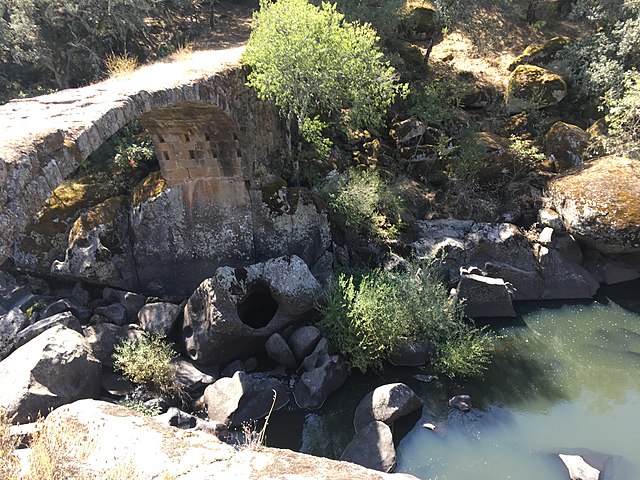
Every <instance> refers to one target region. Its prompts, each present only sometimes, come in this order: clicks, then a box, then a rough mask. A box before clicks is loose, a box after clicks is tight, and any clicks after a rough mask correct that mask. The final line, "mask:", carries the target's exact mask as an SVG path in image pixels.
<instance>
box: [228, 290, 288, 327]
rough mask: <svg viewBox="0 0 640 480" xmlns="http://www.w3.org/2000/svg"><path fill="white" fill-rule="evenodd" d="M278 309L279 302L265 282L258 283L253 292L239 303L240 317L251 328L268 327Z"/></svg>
mask: <svg viewBox="0 0 640 480" xmlns="http://www.w3.org/2000/svg"><path fill="white" fill-rule="evenodd" d="M277 310H278V302H276V300H275V299H274V298H273V296H271V292H270V291H269V288H268V287H267V286H266V285H264V284H256V285H254V286H253V288H251V293H249V295H248V296H247V297H246V298H245V299H244V300H243V301H242V302H240V303H239V304H238V307H237V312H238V317H240V320H241V321H242V323H244V324H245V325H248V326H250V327H251V328H262V327H266V326H267V325H268V324H269V322H270V321H271V319H272V318H273V317H274V315H275V314H276V311H277Z"/></svg>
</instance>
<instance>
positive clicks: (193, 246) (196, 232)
mask: <svg viewBox="0 0 640 480" xmlns="http://www.w3.org/2000/svg"><path fill="white" fill-rule="evenodd" d="M248 180H249V179H248V178H247V179H243V178H240V177H238V178H236V177H229V178H221V179H217V178H197V179H193V180H192V181H189V182H187V183H184V184H178V185H172V186H170V187H169V186H167V185H166V184H165V183H164V180H163V179H162V177H159V176H158V175H151V176H149V177H148V178H147V179H145V180H144V182H142V183H141V184H140V185H139V186H138V187H136V190H135V192H134V195H133V206H132V210H131V225H132V227H131V228H132V232H133V235H132V238H133V254H134V257H135V259H136V263H137V266H138V277H139V279H140V284H141V287H142V290H143V291H144V292H145V293H148V294H153V295H177V296H186V295H189V294H190V293H191V292H193V291H194V290H195V289H196V287H197V286H198V285H199V284H200V283H201V282H202V281H203V280H204V279H206V278H208V277H210V276H211V273H212V272H214V271H215V270H216V269H217V268H218V267H220V266H223V265H232V266H234V267H241V266H247V265H250V264H251V263H255V262H256V261H258V262H261V261H265V260H267V259H269V258H273V257H279V256H282V255H293V254H295V255H298V256H299V257H300V258H302V259H303V260H304V261H305V262H306V263H307V265H309V266H310V267H312V268H313V267H314V266H315V265H316V264H317V263H318V262H319V260H320V259H321V258H323V257H324V255H325V254H326V253H327V251H328V249H329V247H330V244H331V236H330V230H329V222H328V218H327V213H326V208H325V206H324V205H323V204H322V202H321V201H320V200H319V199H318V198H317V197H315V196H314V195H312V194H311V193H310V192H309V191H308V190H307V189H305V188H287V186H286V183H285V182H284V181H281V180H279V181H274V182H273V183H272V184H270V185H266V186H260V187H259V188H252V186H251V185H252V183H253V182H249V181H248ZM256 184H257V185H260V182H256ZM325 274H326V272H325Z"/></svg>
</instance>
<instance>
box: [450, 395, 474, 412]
mask: <svg viewBox="0 0 640 480" xmlns="http://www.w3.org/2000/svg"><path fill="white" fill-rule="evenodd" d="M449 406H450V407H451V408H456V409H458V410H460V411H462V412H468V411H469V410H471V397H470V396H469V395H456V396H455V397H451V398H450V399H449Z"/></svg>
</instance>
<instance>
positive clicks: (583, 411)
mask: <svg viewBox="0 0 640 480" xmlns="http://www.w3.org/2000/svg"><path fill="white" fill-rule="evenodd" d="M638 312H640V282H631V283H627V284H625V285H622V286H620V287H616V288H609V289H608V290H606V291H602V292H601V293H600V296H599V298H598V300H597V301H593V302H585V303H574V304H560V303H536V304H527V305H520V306H519V313H520V317H519V319H518V320H516V321H509V323H505V322H504V320H495V321H493V322H491V326H492V328H493V329H494V331H495V332H496V334H497V336H498V339H497V342H496V348H495V354H494V358H493V361H492V364H491V366H490V368H489V370H488V372H487V373H486V374H485V375H484V377H483V378H482V379H475V380H469V381H462V382H460V381H451V380H449V379H440V380H435V381H432V382H430V383H424V382H420V381H418V380H416V379H415V378H414V375H416V374H428V373H430V372H428V371H424V372H422V371H419V370H418V369H391V370H388V371H386V372H385V373H384V374H383V375H382V376H372V375H354V376H352V378H351V379H350V381H349V383H348V385H346V386H345V387H343V388H342V389H341V390H340V391H339V392H337V393H336V394H334V395H333V396H332V397H330V399H329V400H328V401H327V403H326V404H325V407H324V408H323V409H322V410H321V411H320V412H318V413H314V414H309V415H307V416H306V419H305V429H304V434H303V439H302V442H301V443H302V444H301V450H303V451H306V452H308V453H313V454H316V455H324V456H329V457H333V458H337V457H339V455H340V452H341V450H342V449H343V448H344V446H345V445H346V443H347V442H348V441H349V439H350V437H351V436H352V435H353V429H352V427H351V418H352V416H353V411H354V409H355V406H356V405H357V403H358V401H359V400H360V399H361V398H362V396H364V394H365V393H366V392H367V391H369V390H371V389H372V388H375V387H376V386H378V385H382V384H384V383H388V382H394V381H402V382H405V383H407V384H408V385H409V386H410V387H411V388H413V389H414V391H416V393H417V394H418V395H419V396H420V397H421V398H422V400H423V401H424V404H425V407H424V408H423V411H422V417H421V418H420V420H419V421H418V423H417V424H416V425H415V426H414V427H413V428H412V429H411V430H410V431H409V433H408V434H407V435H406V436H404V438H403V439H402V440H401V441H400V442H399V445H398V447H397V455H398V465H397V468H396V471H397V472H407V473H411V474H413V475H415V476H416V477H418V478H421V479H433V480H435V479H437V480H462V479H473V480H501V479H513V480H532V479H545V480H555V479H557V480H563V479H566V478H568V477H567V471H566V469H565V468H564V467H563V465H562V464H561V463H560V461H559V460H558V457H557V454H558V453H583V454H585V449H586V450H588V451H590V452H597V453H601V454H607V455H616V456H617V457H616V458H614V463H615V464H616V467H617V476H616V477H607V478H616V479H618V480H637V479H640V473H639V472H640V314H639V313H638ZM463 393H464V394H469V395H471V398H472V401H473V406H474V408H473V410H472V411H471V412H469V413H462V412H458V411H456V410H453V409H451V408H449V407H448V406H447V402H446V400H447V399H448V398H450V396H453V395H456V394H463ZM425 422H429V423H433V424H435V425H437V428H436V430H435V431H431V430H429V429H426V428H424V427H422V424H423V423H425ZM396 430H397V431H396V432H395V433H400V432H399V430H401V429H396ZM587 453H588V452H587Z"/></svg>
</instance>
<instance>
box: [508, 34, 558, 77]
mask: <svg viewBox="0 0 640 480" xmlns="http://www.w3.org/2000/svg"><path fill="white" fill-rule="evenodd" d="M570 41H571V40H570V38H569V37H565V36H559V37H553V38H552V39H550V40H547V41H546V42H543V43H536V44H533V45H529V46H528V47H527V48H525V50H524V52H522V54H521V55H518V56H517V57H516V58H515V59H514V60H513V61H512V62H511V63H510V64H509V67H508V68H509V71H510V72H511V71H513V70H515V69H516V68H517V67H518V66H520V65H535V66H537V67H544V68H549V67H550V66H551V65H552V64H553V63H555V62H556V61H557V60H559V59H558V54H559V53H560V52H561V51H562V49H563V48H564V47H566V46H567V44H568V43H569V42H570Z"/></svg>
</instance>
